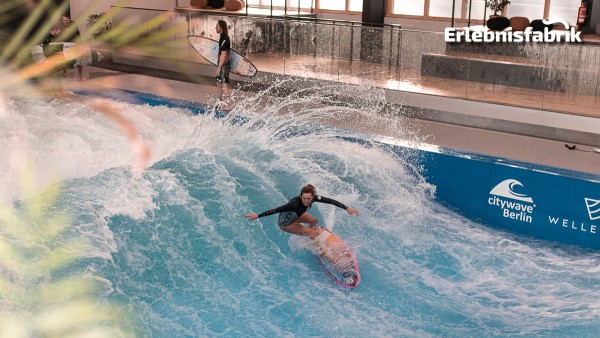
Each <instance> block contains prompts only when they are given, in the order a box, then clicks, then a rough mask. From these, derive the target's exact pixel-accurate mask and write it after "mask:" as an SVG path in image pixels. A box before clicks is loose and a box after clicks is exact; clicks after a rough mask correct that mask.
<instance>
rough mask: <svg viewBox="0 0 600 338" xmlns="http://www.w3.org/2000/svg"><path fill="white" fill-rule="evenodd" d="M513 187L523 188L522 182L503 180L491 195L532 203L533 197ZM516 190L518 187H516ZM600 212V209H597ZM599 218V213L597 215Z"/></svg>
mask: <svg viewBox="0 0 600 338" xmlns="http://www.w3.org/2000/svg"><path fill="white" fill-rule="evenodd" d="M515 187H521V188H523V184H522V183H521V182H519V181H517V180H515V179H508V180H504V181H502V182H500V183H498V185H496V186H495V187H494V188H493V189H492V190H491V191H490V194H491V195H496V196H500V197H506V198H510V199H513V200H517V201H523V202H527V203H533V199H532V198H531V197H529V196H527V195H526V194H522V193H518V192H516V191H515ZM517 190H518V189H517ZM599 212H600V211H599ZM598 217H599V218H600V214H599V215H598Z"/></svg>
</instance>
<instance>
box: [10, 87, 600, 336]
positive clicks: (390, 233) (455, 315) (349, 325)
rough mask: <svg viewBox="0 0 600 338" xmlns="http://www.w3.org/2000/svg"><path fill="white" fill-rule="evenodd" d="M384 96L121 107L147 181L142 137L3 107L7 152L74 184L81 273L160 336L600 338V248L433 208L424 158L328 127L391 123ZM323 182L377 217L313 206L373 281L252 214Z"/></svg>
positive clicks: (41, 108)
mask: <svg viewBox="0 0 600 338" xmlns="http://www.w3.org/2000/svg"><path fill="white" fill-rule="evenodd" d="M331 90H332V91H338V92H343V91H344V90H346V89H345V88H343V87H342V88H331ZM318 95H326V93H323V92H321V93H320V94H318ZM371 95H372V96H371V97H370V100H371V101H369V100H365V101H363V102H354V103H352V104H349V105H348V106H347V107H343V108H340V107H328V106H327V105H322V104H321V103H320V102H322V101H324V100H322V97H319V96H317V94H314V93H313V94H311V95H309V96H305V95H304V96H303V95H297V96H294V95H292V96H291V97H289V98H287V99H283V100H279V101H277V102H264V101H260V102H259V100H257V99H247V100H244V101H243V102H242V103H241V104H240V105H238V106H237V107H236V109H234V111H233V112H232V113H230V115H229V117H226V118H215V117H214V116H212V115H211V114H208V115H202V116H196V115H193V114H191V112H190V111H189V110H186V109H178V108H168V107H152V106H148V105H134V104H130V103H123V102H112V103H111V105H112V107H114V108H115V109H117V110H119V111H121V112H122V113H123V115H124V116H125V117H127V118H128V119H129V120H130V121H133V123H134V124H135V126H136V128H137V129H138V130H139V132H140V134H141V135H142V138H143V139H144V141H145V142H147V143H148V144H151V145H152V149H153V156H152V159H153V160H152V162H151V165H150V166H149V167H148V168H147V170H145V171H143V172H142V173H140V174H137V173H134V172H132V170H131V167H130V165H129V164H130V163H131V162H132V157H133V155H132V152H131V149H130V147H129V143H128V141H127V138H126V136H124V135H123V133H122V132H121V131H120V130H119V128H118V127H116V126H115V125H114V124H113V123H112V122H111V121H110V120H108V119H107V118H105V117H103V116H101V115H100V114H98V113H96V112H94V111H93V110H92V109H91V108H89V107H88V106H86V105H84V104H83V103H82V102H80V101H65V100H53V101H46V102H39V101H33V100H22V99H18V100H14V99H5V98H4V99H2V101H1V102H0V103H1V104H2V105H1V106H0V108H1V110H2V111H3V112H4V113H3V115H2V119H4V121H10V122H11V124H10V126H12V127H11V128H8V124H4V127H3V130H4V132H3V133H2V136H1V139H0V142H1V143H0V145H1V146H2V147H1V149H3V150H2V152H3V153H2V155H3V156H2V158H4V159H9V158H11V156H14V153H18V152H28V153H29V154H31V157H33V159H34V160H35V163H36V165H37V172H38V173H39V175H40V180H41V181H42V182H44V183H47V184H50V183H53V182H56V181H62V182H63V183H64V192H63V194H62V196H61V199H60V201H59V207H60V208H64V209H67V210H69V211H71V213H72V214H73V217H74V222H73V226H72V227H71V229H70V235H71V236H77V237H82V238H84V239H85V240H86V241H88V242H90V243H92V244H93V247H94V252H93V253H92V257H90V258H89V259H88V260H87V261H86V262H85V264H84V265H85V267H83V268H82V269H85V270H88V271H94V272H95V273H96V274H97V275H98V276H99V278H101V279H102V280H103V281H104V285H105V287H106V291H105V292H104V293H103V295H102V296H100V297H103V298H106V299H110V300H115V301H118V302H121V303H123V304H125V305H126V307H127V308H128V309H129V311H131V313H132V314H134V316H135V317H136V318H137V320H138V321H137V323H138V324H137V325H138V326H139V327H138V330H140V332H143V333H144V335H146V336H151V337H195V336H208V337H213V336H223V337H257V336H258V337H262V336H303V337H304V336H327V337H335V336H344V337H347V336H357V337H361V336H394V337H397V336H419V337H421V336H447V337H463V336H478V337H479V336H507V335H508V336H589V337H592V336H596V335H597V334H598V332H600V323H599V322H598V317H599V316H600V302H599V300H600V289H599V288H598V284H599V283H600V268H599V267H598V266H599V264H598V263H599V262H600V253H599V252H594V251H587V250H583V249H578V248H575V247H569V246H560V245H555V244H553V243H549V242H544V241H536V240H534V239H530V238H522V237H518V236H515V235H512V234H510V233H506V232H501V231H498V230H496V229H493V228H490V227H487V226H485V225H481V224H478V223H476V222H473V221H471V220H468V219H465V218H464V217H462V216H460V215H458V214H456V213H454V212H452V211H450V210H448V209H446V208H444V207H443V206H440V205H439V204H437V203H436V202H435V201H434V199H433V197H434V195H435V187H433V186H431V185H429V184H428V183H427V182H425V181H424V180H423V179H422V178H421V176H420V175H419V174H418V172H419V170H421V168H419V166H418V159H415V158H413V157H411V156H410V153H407V154H404V155H402V156H399V155H397V154H394V153H390V152H389V151H387V150H386V149H382V148H378V147H374V146H369V145H365V144H363V143H360V142H350V141H348V136H352V137H354V136H358V137H360V138H367V139H368V138H369V137H368V136H365V135H354V134H352V133H349V132H345V131H341V130H337V129H333V128H323V127H320V126H318V125H317V124H316V123H315V121H316V120H317V118H323V117H324V116H329V117H331V118H335V119H337V120H343V119H346V118H348V117H349V116H352V115H356V114H359V115H360V114H365V115H366V116H372V117H373V116H376V115H375V114H377V113H379V112H378V110H379V109H383V107H384V105H382V104H379V103H381V102H383V98H382V95H381V93H380V92H378V91H373V92H372V93H371ZM374 103H375V104H374ZM298 107H301V108H300V111H301V113H297V114H291V115H290V114H285V115H280V114H278V113H279V112H282V111H286V110H287V109H288V108H296V109H297V108H298ZM234 115H243V117H244V119H241V120H242V121H247V122H245V123H239V121H240V120H239V119H237V120H236V119H233V116H234ZM373 118H374V117H373ZM385 118H386V117H380V119H385ZM236 121H237V122H236ZM392 121H395V120H394V119H390V123H389V124H388V125H389V126H393V127H394V128H400V129H402V128H404V127H403V126H402V124H400V125H397V124H394V123H393V122H392ZM400 134H403V135H406V136H407V137H411V136H410V135H412V132H411V131H410V130H404V131H402V130H401V132H400ZM16 139H18V140H19V142H16V141H15V140H16ZM14 166H15V165H14V161H8V160H4V161H3V162H2V167H0V169H1V170H2V171H3V172H5V173H6V175H4V176H3V177H2V178H1V179H0V188H2V189H1V191H2V192H1V194H2V195H1V197H2V198H3V199H4V200H7V199H11V198H15V196H17V195H18V191H17V190H18V189H17V188H16V183H14V182H15V181H16V179H15V178H16V175H17V174H16V173H15V172H14V171H15V170H14ZM309 182H310V183H313V184H315V185H316V186H317V188H318V189H319V193H321V194H323V195H325V196H329V197H332V198H335V199H338V200H340V201H342V202H344V203H346V204H347V205H350V206H352V207H354V208H357V209H359V210H360V211H361V215H360V216H358V217H352V216H349V215H347V213H345V212H344V211H343V210H341V209H337V208H334V207H333V206H329V205H316V206H315V207H313V209H311V213H312V214H313V215H315V216H316V217H317V218H318V219H319V223H321V225H323V226H325V227H326V228H328V229H331V230H332V231H334V232H335V233H336V234H337V235H338V236H340V237H341V238H342V239H343V240H344V241H345V242H346V243H347V244H348V246H349V247H350V248H351V249H352V251H353V252H354V253H355V255H356V256H357V259H358V263H359V266H360V269H361V277H362V281H361V284H360V285H359V286H358V287H357V288H356V289H353V290H347V289H344V288H341V287H339V286H338V285H337V284H335V283H334V282H333V281H332V280H331V279H330V278H329V276H328V275H327V274H326V272H325V271H324V270H323V269H322V267H321V266H320V265H319V262H318V260H317V259H316V258H315V256H314V255H313V254H312V253H311V252H310V251H309V250H308V247H307V244H308V243H307V241H306V239H304V238H299V237H294V236H290V235H289V234H287V233H284V232H282V231H281V230H279V229H278V228H277V226H276V216H270V217H265V218H261V219H260V221H255V222H251V221H247V220H246V219H244V217H243V215H244V214H245V213H247V212H261V211H264V210H266V209H269V208H272V207H274V206H278V205H281V204H283V203H285V202H286V201H287V200H288V199H289V198H291V197H293V196H295V195H296V194H298V192H299V191H298V190H299V188H300V187H301V186H302V185H304V184H306V183H309Z"/></svg>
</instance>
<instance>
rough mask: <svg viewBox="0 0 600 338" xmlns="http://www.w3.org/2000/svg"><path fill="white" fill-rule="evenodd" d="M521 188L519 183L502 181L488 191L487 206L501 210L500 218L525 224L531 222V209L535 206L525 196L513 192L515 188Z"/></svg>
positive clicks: (510, 180)
mask: <svg viewBox="0 0 600 338" xmlns="http://www.w3.org/2000/svg"><path fill="white" fill-rule="evenodd" d="M517 186H518V187H523V184H521V182H519V181H517V180H514V179H508V180H504V181H502V182H500V183H498V185H496V186H495V187H494V189H492V190H491V191H490V195H493V196H490V197H489V198H488V204H489V205H493V206H496V207H499V208H500V209H501V210H502V217H504V218H510V219H513V220H516V221H521V222H525V223H532V222H533V216H532V214H533V208H535V204H534V203H533V199H532V198H531V197H529V196H527V195H526V194H521V193H518V192H516V191H515V187H517Z"/></svg>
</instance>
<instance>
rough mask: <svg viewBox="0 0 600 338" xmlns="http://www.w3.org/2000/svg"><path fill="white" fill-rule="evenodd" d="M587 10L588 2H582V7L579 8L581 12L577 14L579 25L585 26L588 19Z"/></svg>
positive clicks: (584, 0)
mask: <svg viewBox="0 0 600 338" xmlns="http://www.w3.org/2000/svg"><path fill="white" fill-rule="evenodd" d="M587 8H588V2H587V1H586V0H583V1H582V2H581V6H579V12H577V25H578V26H581V25H583V24H585V20H586V19H587V16H588V14H587Z"/></svg>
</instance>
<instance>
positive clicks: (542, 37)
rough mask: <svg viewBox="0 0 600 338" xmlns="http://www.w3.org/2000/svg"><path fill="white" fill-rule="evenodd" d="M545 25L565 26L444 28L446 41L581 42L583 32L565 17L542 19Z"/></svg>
mask: <svg viewBox="0 0 600 338" xmlns="http://www.w3.org/2000/svg"><path fill="white" fill-rule="evenodd" d="M542 22H543V23H544V25H546V26H548V25H551V24H561V25H563V26H565V30H564V31H562V30H561V31H548V27H544V31H543V32H539V31H533V29H532V27H527V28H526V29H525V31H492V30H487V31H481V30H473V31H471V30H470V29H469V28H468V27H467V28H465V29H460V30H457V29H456V28H454V27H448V28H446V29H445V30H444V40H445V41H446V42H462V41H464V42H579V43H581V36H580V35H581V32H577V31H575V27H570V26H569V24H568V23H567V22H566V21H565V20H564V19H551V20H542Z"/></svg>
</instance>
